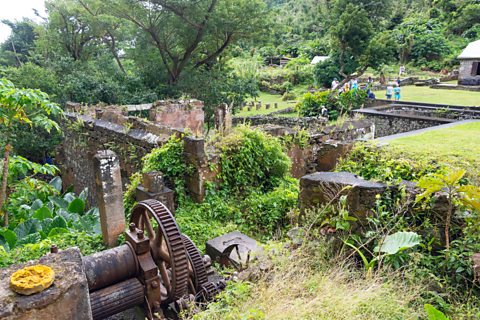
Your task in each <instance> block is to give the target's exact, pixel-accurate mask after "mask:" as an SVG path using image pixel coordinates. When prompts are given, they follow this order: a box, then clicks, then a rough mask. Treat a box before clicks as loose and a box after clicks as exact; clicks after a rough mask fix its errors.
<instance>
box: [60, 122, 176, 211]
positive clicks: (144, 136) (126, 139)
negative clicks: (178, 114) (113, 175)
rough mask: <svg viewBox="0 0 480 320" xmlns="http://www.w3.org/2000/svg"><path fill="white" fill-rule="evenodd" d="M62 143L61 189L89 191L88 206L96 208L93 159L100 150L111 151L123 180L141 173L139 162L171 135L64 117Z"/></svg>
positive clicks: (126, 180) (125, 180) (110, 123)
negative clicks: (139, 171) (71, 188)
mask: <svg viewBox="0 0 480 320" xmlns="http://www.w3.org/2000/svg"><path fill="white" fill-rule="evenodd" d="M62 129H63V133H64V140H63V142H62V144H61V146H60V148H59V150H58V158H57V161H58V163H59V167H60V169H61V173H62V180H63V184H64V187H69V186H73V187H74V191H75V192H77V193H78V192H81V191H82V190H83V189H85V188H88V190H89V193H88V203H89V204H90V205H91V206H95V205H97V198H96V194H95V175H94V170H93V157H94V156H95V154H96V153H97V152H98V151H99V150H107V149H109V150H112V151H114V152H115V153H116V154H117V155H118V157H119V159H120V165H121V173H122V180H123V181H124V183H126V182H128V177H130V175H131V174H133V173H134V172H136V171H137V170H139V169H140V166H141V159H142V158H143V156H145V155H146V154H147V153H149V152H150V151H151V150H152V149H154V148H156V147H158V146H161V145H162V144H163V143H165V142H166V141H167V140H168V137H169V136H170V135H168V134H162V135H156V134H152V133H150V132H148V131H145V130H142V129H130V130H128V129H127V127H126V126H124V125H120V124H116V123H113V122H108V121H105V120H101V119H94V118H91V117H89V116H84V115H78V114H75V113H66V119H65V120H64V121H63V122H62Z"/></svg>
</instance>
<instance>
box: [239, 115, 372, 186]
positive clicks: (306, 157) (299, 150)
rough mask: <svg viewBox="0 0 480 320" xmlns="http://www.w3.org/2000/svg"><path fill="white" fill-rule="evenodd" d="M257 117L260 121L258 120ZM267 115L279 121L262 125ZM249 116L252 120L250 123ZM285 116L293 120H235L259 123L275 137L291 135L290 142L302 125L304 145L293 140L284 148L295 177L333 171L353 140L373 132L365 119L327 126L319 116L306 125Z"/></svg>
mask: <svg viewBox="0 0 480 320" xmlns="http://www.w3.org/2000/svg"><path fill="white" fill-rule="evenodd" d="M259 118H261V119H262V120H261V121H258V119H259ZM270 118H274V119H278V121H273V122H274V123H275V124H271V123H269V124H264V123H265V122H267V123H268V121H266V120H265V119H267V120H268V119H270ZM251 119H253V121H252V122H250V120H251ZM284 119H290V120H295V119H292V118H285V117H269V116H264V117H262V116H258V117H246V118H245V119H242V121H241V122H237V123H249V124H251V125H255V124H258V123H261V125H257V127H258V128H260V129H261V130H263V131H265V132H267V133H269V134H271V135H273V136H277V137H281V136H285V135H290V136H292V140H293V141H295V136H296V135H297V133H298V128H305V129H306V130H307V132H308V141H307V143H306V145H304V146H300V145H299V144H298V143H294V144H292V145H291V146H290V147H289V150H288V151H287V153H288V156H289V157H290V159H291V160H292V168H291V174H292V176H293V177H295V178H300V177H302V176H303V175H305V174H308V173H312V172H316V171H330V170H333V169H334V168H335V166H336V163H337V161H338V160H339V159H340V158H341V157H343V156H345V155H346V153H347V152H348V151H349V150H350V149H351V147H352V146H353V142H354V141H355V140H359V139H360V140H369V139H371V138H372V137H373V136H374V132H375V127H374V126H373V125H372V122H370V121H368V120H364V119H358V120H355V119H353V120H348V121H345V122H344V123H342V124H338V125H326V121H325V120H324V119H322V118H320V119H318V118H309V119H312V120H309V121H312V123H310V124H308V125H307V126H306V127H302V126H298V125H296V126H293V125H291V124H292V123H297V122H288V121H287V122H284ZM313 119H315V120H316V122H314V121H313ZM237 121H238V120H237ZM278 123H281V124H285V123H288V124H289V126H285V125H279V124H278Z"/></svg>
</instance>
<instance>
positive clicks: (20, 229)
mask: <svg viewBox="0 0 480 320" xmlns="http://www.w3.org/2000/svg"><path fill="white" fill-rule="evenodd" d="M40 229H41V226H40V223H39V221H38V220H37V219H29V220H26V221H24V222H22V223H20V224H19V225H18V226H17V227H16V228H15V230H14V232H15V234H16V235H17V239H18V241H20V240H21V239H23V238H25V237H26V236H28V235H29V234H32V233H35V232H37V231H38V230H40Z"/></svg>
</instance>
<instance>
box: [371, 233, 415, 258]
mask: <svg viewBox="0 0 480 320" xmlns="http://www.w3.org/2000/svg"><path fill="white" fill-rule="evenodd" d="M420 239H421V237H420V236H419V235H418V234H416V233H415V232H404V231H400V232H396V233H394V234H391V235H388V236H387V237H386V238H385V241H383V243H382V245H381V246H380V248H379V247H378V246H377V247H375V248H374V251H375V252H383V253H386V254H389V255H390V254H396V253H398V252H399V251H403V250H405V249H408V248H412V247H414V246H416V245H418V244H420Z"/></svg>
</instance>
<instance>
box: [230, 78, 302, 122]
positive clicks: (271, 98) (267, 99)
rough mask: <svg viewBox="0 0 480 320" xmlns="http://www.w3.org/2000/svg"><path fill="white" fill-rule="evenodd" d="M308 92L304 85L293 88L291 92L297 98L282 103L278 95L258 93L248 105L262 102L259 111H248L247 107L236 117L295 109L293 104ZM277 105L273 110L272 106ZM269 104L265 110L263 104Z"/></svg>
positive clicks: (253, 109)
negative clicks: (252, 102)
mask: <svg viewBox="0 0 480 320" xmlns="http://www.w3.org/2000/svg"><path fill="white" fill-rule="evenodd" d="M307 90H308V86H306V85H298V86H295V87H294V88H293V90H292V92H293V93H294V94H295V96H296V97H297V98H296V99H295V101H283V100H282V96H281V95H279V94H270V93H266V92H260V95H259V97H257V99H256V100H252V99H250V100H248V103H249V102H250V101H254V102H255V104H256V102H257V101H261V102H262V108H261V109H260V110H258V111H257V110H256V109H255V107H253V108H252V110H250V111H248V109H247V107H245V108H244V110H242V111H241V112H239V113H237V114H236V115H237V116H254V115H262V114H268V113H271V112H274V111H278V110H283V109H286V108H291V107H295V104H296V103H297V100H298V99H299V98H300V97H301V96H302V95H303V94H304V93H305V92H307ZM275 102H276V103H278V109H274V104H275ZM267 103H270V109H268V110H267V109H265V104H267Z"/></svg>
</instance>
